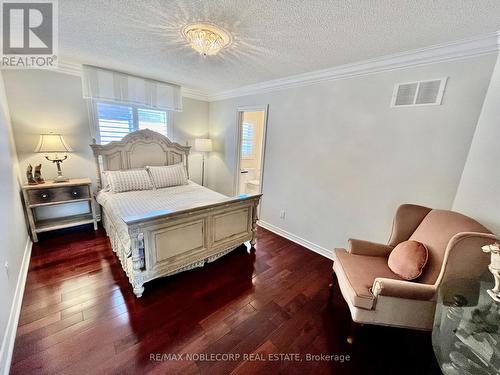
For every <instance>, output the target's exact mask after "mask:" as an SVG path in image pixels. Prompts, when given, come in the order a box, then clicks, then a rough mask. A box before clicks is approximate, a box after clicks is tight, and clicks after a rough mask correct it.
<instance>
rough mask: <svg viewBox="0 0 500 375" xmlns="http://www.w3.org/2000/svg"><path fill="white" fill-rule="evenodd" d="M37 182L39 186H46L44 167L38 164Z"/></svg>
mask: <svg viewBox="0 0 500 375" xmlns="http://www.w3.org/2000/svg"><path fill="white" fill-rule="evenodd" d="M35 181H36V183H37V184H44V183H45V180H44V179H43V177H42V165H41V164H38V165H37V166H36V167H35Z"/></svg>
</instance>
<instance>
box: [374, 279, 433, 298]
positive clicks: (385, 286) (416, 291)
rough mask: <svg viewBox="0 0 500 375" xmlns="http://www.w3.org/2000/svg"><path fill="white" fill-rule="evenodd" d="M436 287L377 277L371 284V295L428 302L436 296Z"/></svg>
mask: <svg viewBox="0 0 500 375" xmlns="http://www.w3.org/2000/svg"><path fill="white" fill-rule="evenodd" d="M436 291H437V287H436V286H435V285H429V284H419V283H415V282H411V281H405V280H394V279H386V278H385V277H377V278H376V279H375V281H374V282H373V287H372V293H373V295H374V296H375V298H377V297H378V296H388V297H396V298H407V299H416V300H422V301H429V300H432V299H433V298H434V296H435V295H436Z"/></svg>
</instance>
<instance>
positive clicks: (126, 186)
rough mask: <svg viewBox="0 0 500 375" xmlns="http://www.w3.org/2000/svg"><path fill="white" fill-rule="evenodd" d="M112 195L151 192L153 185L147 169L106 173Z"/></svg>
mask: <svg viewBox="0 0 500 375" xmlns="http://www.w3.org/2000/svg"><path fill="white" fill-rule="evenodd" d="M104 174H105V176H106V179H107V182H108V185H109V191H110V192H111V193H123V192H125V191H132V190H151V189H153V188H154V187H153V184H152V182H151V178H150V177H149V174H148V171H146V170H145V169H130V170H124V171H106V172H104Z"/></svg>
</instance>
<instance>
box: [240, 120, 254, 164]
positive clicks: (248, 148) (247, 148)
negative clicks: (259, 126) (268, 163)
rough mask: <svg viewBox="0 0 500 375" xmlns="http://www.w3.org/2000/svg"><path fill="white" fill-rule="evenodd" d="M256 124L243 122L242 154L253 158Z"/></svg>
mask: <svg viewBox="0 0 500 375" xmlns="http://www.w3.org/2000/svg"><path fill="white" fill-rule="evenodd" d="M254 138H255V126H254V124H252V123H250V122H244V123H242V124H241V156H242V157H244V158H251V157H253V156H254Z"/></svg>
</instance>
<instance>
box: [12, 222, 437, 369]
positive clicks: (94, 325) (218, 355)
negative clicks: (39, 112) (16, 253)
mask: <svg viewBox="0 0 500 375" xmlns="http://www.w3.org/2000/svg"><path fill="white" fill-rule="evenodd" d="M330 272H331V261H330V260H328V259H326V258H324V257H322V256H320V255H317V254H315V253H313V252H311V251H309V250H306V249H305V248H303V247H301V246H299V245H297V244H294V243H292V242H290V241H288V240H286V239H284V238H282V237H279V236H277V235H275V234H273V233H271V232H269V231H266V230H264V229H262V228H259V232H258V242H257V251H256V252H251V253H248V252H247V251H246V249H245V248H244V247H241V248H239V249H237V250H235V251H234V252H232V253H231V254H229V255H227V256H225V257H223V258H221V259H219V260H217V261H216V262H214V263H211V264H208V265H206V266H205V267H203V268H198V269H195V270H192V271H189V272H184V273H182V274H178V275H175V276H171V277H168V278H163V279H160V280H156V281H153V282H150V283H148V284H146V291H145V293H144V296H143V297H142V298H141V299H136V298H135V296H134V295H133V293H132V289H131V287H130V285H129V283H128V281H127V279H126V277H125V275H124V273H123V271H122V269H121V267H120V265H119V263H118V260H117V258H116V257H115V255H114V253H113V252H112V250H111V247H110V245H109V242H108V239H107V237H106V236H105V233H104V231H103V230H102V229H100V230H99V231H98V232H93V231H92V230H89V229H88V228H86V227H84V228H80V229H76V230H75V229H74V230H66V231H62V232H58V233H55V234H47V235H45V236H42V237H41V240H40V242H39V243H38V244H36V245H35V246H34V247H33V253H32V259H31V263H30V268H29V273H28V278H27V284H26V290H25V293H24V300H23V305H22V311H21V316H20V321H19V327H18V331H17V338H16V343H15V348H14V354H13V360H12V367H11V373H12V374H29V373H36V374H42V373H68V374H89V373H96V374H103V373H183V374H190V373H194V374H198V373H202V374H228V373H232V372H234V373H238V374H256V373H258V374H266V373H274V374H276V373H287V374H288V373H297V374H321V373H335V374H427V373H430V372H432V373H434V371H436V370H435V366H436V365H435V361H434V356H433V353H432V347H431V338H430V334H429V333H423V332H416V331H409V330H402V329H393V328H385V327H375V326H364V327H362V328H361V329H360V330H359V331H358V332H357V335H356V337H355V342H354V344H353V345H352V346H351V345H349V344H347V343H346V335H347V334H348V332H349V328H350V315H349V310H348V308H347V305H346V303H345V302H344V300H343V299H342V296H341V294H340V291H339V290H338V288H336V289H335V290H334V296H333V298H329V292H328V284H329V282H330V278H331V273H330ZM294 354H297V356H294ZM307 354H311V355H320V354H331V355H337V356H338V358H337V361H326V360H318V358H314V360H308V357H307ZM188 355H189V357H188ZM230 355H232V357H229V356H230ZM238 355H239V356H238ZM245 355H246V356H247V357H244V356H245ZM250 355H253V358H249V356H250ZM285 355H286V356H285ZM169 356H170V357H169ZM175 356H176V357H177V358H174V357H175ZM181 356H182V357H181ZM280 356H281V357H280ZM347 356H348V357H347ZM179 357H181V358H179ZM296 357H298V358H296ZM342 358H344V360H343V361H342V360H341V359H342ZM167 359H168V360H167ZM214 359H223V360H214ZM245 359H246V360H245ZM250 359H253V360H250Z"/></svg>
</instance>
